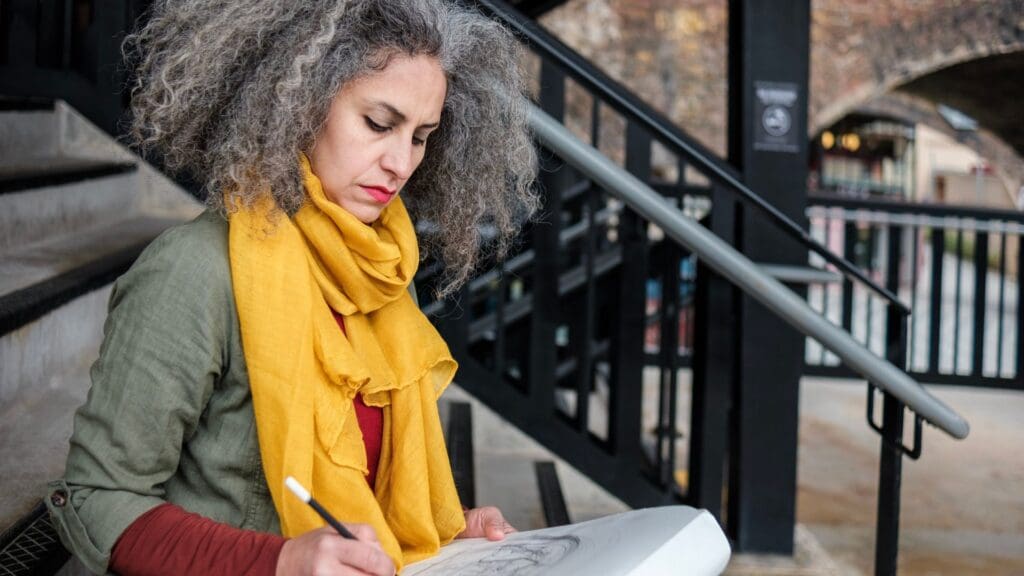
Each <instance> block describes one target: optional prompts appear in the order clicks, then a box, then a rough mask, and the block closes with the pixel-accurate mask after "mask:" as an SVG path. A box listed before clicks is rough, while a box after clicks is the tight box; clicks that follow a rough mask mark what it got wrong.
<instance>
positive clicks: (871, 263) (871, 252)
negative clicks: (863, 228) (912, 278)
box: [864, 224, 879, 350]
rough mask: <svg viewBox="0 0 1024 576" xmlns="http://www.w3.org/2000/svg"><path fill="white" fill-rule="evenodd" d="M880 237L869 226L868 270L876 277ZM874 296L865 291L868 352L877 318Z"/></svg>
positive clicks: (865, 339) (865, 338)
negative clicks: (875, 318)
mask: <svg viewBox="0 0 1024 576" xmlns="http://www.w3.org/2000/svg"><path fill="white" fill-rule="evenodd" d="M878 236H879V234H878V228H876V227H875V226H874V225H872V224H868V247H867V263H868V265H867V269H868V275H869V276H874V275H875V272H877V269H876V265H877V264H878V262H877V261H876V259H875V246H876V244H877V243H878ZM873 294H874V293H873V292H871V291H870V290H865V291H864V306H865V308H867V310H866V311H865V313H864V314H865V316H866V318H865V324H866V325H865V326H864V346H865V347H867V349H868V350H870V349H871V328H872V322H871V320H872V319H873V318H874V316H875V314H874V310H873V308H874V302H873V298H874V296H873Z"/></svg>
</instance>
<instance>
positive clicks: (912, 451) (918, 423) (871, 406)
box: [867, 382, 924, 460]
mask: <svg viewBox="0 0 1024 576" xmlns="http://www.w3.org/2000/svg"><path fill="white" fill-rule="evenodd" d="M876 390H878V386H875V385H874V384H872V383H871V382H868V411H867V419H868V426H870V427H871V429H872V430H874V431H875V432H878V435H879V436H881V437H882V440H883V441H887V440H885V434H883V433H882V427H881V426H879V425H878V424H876V423H875V419H874V415H875V391H876ZM883 394H884V392H883ZM900 406H902V407H903V409H904V410H906V409H907V407H906V405H904V404H902V403H901V404H900ZM913 414H914V447H913V448H907V447H906V445H904V444H903V442H902V441H901V442H895V443H894V444H893V445H894V446H895V447H896V448H897V449H899V451H900V452H903V454H905V455H906V456H907V457H909V458H910V459H911V460H917V459H918V458H920V457H921V446H922V444H921V436H922V428H923V426H922V422H924V419H923V418H921V416H920V415H919V414H917V413H916V412H914V413H913ZM900 437H901V438H902V437H903V431H902V430H900Z"/></svg>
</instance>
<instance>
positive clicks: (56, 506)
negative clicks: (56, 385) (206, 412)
mask: <svg viewBox="0 0 1024 576" xmlns="http://www.w3.org/2000/svg"><path fill="white" fill-rule="evenodd" d="M189 229H190V226H184V227H180V228H176V229H172V230H170V231H169V232H167V233H165V234H164V235H162V236H161V237H160V238H158V239H157V240H155V241H154V242H153V244H152V245H150V247H148V248H147V249H146V250H145V251H144V252H143V254H142V256H140V257H139V260H138V261H137V262H136V263H135V265H134V266H133V267H132V268H131V269H130V270H129V271H128V272H127V273H126V274H125V275H124V276H122V277H121V278H119V279H118V280H117V282H116V283H115V285H114V288H113V291H112V293H111V296H110V303H109V310H108V317H107V321H106V323H105V325H104V329H103V332H104V337H103V344H102V346H101V348H100V354H99V359H98V360H97V361H96V362H95V364H93V366H92V371H91V377H92V388H91V389H90V391H89V395H88V397H87V399H86V402H85V404H84V405H83V406H82V407H81V408H79V410H78V412H77V413H76V415H75V422H74V431H73V433H72V436H71V441H70V450H69V453H68V458H67V467H66V471H65V476H64V478H63V479H62V480H59V481H56V482H53V483H51V484H50V488H49V490H50V494H49V497H47V498H45V499H44V500H45V501H46V503H47V506H48V507H49V509H50V515H51V518H52V519H53V521H54V525H55V527H56V529H57V532H58V534H59V535H60V537H61V540H62V541H63V543H64V545H65V546H67V547H68V548H69V549H70V550H71V552H72V553H73V554H75V556H77V557H78V558H79V559H80V560H81V561H82V562H83V563H84V564H85V566H86V567H87V568H89V569H90V570H91V571H93V572H95V573H104V572H106V571H107V565H108V562H109V560H110V554H111V550H112V548H113V546H114V544H115V542H116V541H117V539H118V538H119V537H120V535H121V534H122V532H124V530H125V529H126V528H127V527H128V526H129V525H130V524H132V522H134V521H135V520H136V519H137V518H138V517H139V516H141V515H142V514H144V513H145V512H147V511H149V510H151V509H153V508H154V507H156V506H158V505H160V504H162V503H164V496H165V492H164V483H165V482H166V481H167V480H168V479H169V478H170V477H171V476H173V475H174V474H175V471H176V470H177V468H178V463H179V457H180V454H181V450H182V445H183V443H186V442H187V441H188V439H189V438H190V437H191V435H192V434H193V433H194V431H195V430H196V426H197V424H198V422H199V419H200V417H201V414H202V412H203V408H204V406H205V405H206V403H207V401H208V399H209V397H210V394H211V393H212V392H213V389H214V385H215V383H216V382H217V381H218V379H219V377H220V375H221V373H222V372H223V371H224V370H226V363H227V357H228V344H227V339H228V338H229V337H230V326H231V322H233V321H234V320H233V316H232V312H231V311H232V310H233V307H232V302H233V296H232V293H231V283H230V269H229V267H228V266H227V264H226V261H227V255H226V241H224V242H212V243H211V242H208V241H206V240H208V239H206V238H204V237H203V236H202V235H201V234H200V235H197V234H189V233H188V232H189ZM221 244H223V245H221Z"/></svg>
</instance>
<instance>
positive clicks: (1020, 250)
mask: <svg viewBox="0 0 1024 576" xmlns="http://www.w3.org/2000/svg"><path fill="white" fill-rule="evenodd" d="M1022 239H1024V236H1022V235H1021V234H1020V233H1019V232H1018V233H1017V327H1016V332H1017V366H1016V367H1017V372H1016V373H1015V374H1014V375H1013V380H1014V382H1015V383H1016V384H1017V388H1021V387H1022V386H1024V369H1022V368H1024V364H1022V363H1024V281H1022V280H1024V242H1022V241H1021V240H1022Z"/></svg>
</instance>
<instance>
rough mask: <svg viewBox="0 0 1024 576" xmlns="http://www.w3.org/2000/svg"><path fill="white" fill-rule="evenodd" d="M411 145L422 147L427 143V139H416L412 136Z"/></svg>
mask: <svg viewBox="0 0 1024 576" xmlns="http://www.w3.org/2000/svg"><path fill="white" fill-rule="evenodd" d="M412 143H413V144H415V145H416V146H423V145H424V144H426V143H427V139H426V138H418V137H416V136H413V137H412Z"/></svg>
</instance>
